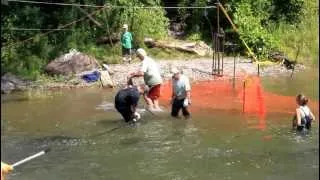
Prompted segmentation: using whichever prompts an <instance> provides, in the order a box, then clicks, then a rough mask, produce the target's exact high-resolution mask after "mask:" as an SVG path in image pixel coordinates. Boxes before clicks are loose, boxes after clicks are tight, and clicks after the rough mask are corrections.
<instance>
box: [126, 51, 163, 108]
mask: <svg viewBox="0 0 320 180" xmlns="http://www.w3.org/2000/svg"><path fill="white" fill-rule="evenodd" d="M136 54H137V56H138V58H139V59H140V60H141V61H142V64H141V68H140V69H139V70H138V71H137V72H133V73H130V74H129V76H128V78H129V79H131V78H133V77H141V76H143V78H144V82H145V84H146V85H147V86H148V87H149V91H148V93H147V94H145V95H144V99H145V101H146V103H147V104H148V109H149V110H150V111H162V110H161V109H160V107H159V97H160V87H161V84H162V78H161V75H160V71H159V68H158V65H157V64H156V63H155V61H154V60H153V59H151V58H150V57H149V56H147V53H146V52H145V50H144V49H142V48H140V49H138V50H137V53H136Z"/></svg>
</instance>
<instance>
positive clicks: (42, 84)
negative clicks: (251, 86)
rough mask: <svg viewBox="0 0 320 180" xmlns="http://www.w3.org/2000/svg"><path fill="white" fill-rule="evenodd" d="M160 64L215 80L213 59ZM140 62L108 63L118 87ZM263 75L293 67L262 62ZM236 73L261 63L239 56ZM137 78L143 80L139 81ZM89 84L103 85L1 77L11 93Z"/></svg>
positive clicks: (253, 71) (227, 70)
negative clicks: (211, 73) (251, 61)
mask: <svg viewBox="0 0 320 180" xmlns="http://www.w3.org/2000/svg"><path fill="white" fill-rule="evenodd" d="M156 61H157V62H158V63H159V66H160V69H161V74H162V76H163V78H164V80H168V79H170V78H171V75H170V69H171V67H177V68H178V69H180V70H181V71H182V72H183V73H184V74H185V75H187V76H188V77H189V78H190V79H191V80H192V81H197V80H204V79H212V78H213V77H212V76H211V75H210V74H209V73H210V72H211V71H212V70H211V68H212V59H210V58H201V59H186V60H156ZM233 64H234V62H233V57H225V58H224V71H223V75H224V76H223V77H222V78H232V77H233ZM139 65H140V63H139V62H135V63H132V64H113V65H108V66H109V73H110V75H111V78H112V81H113V83H114V84H115V86H116V87H121V86H123V85H125V84H126V81H127V79H126V77H127V75H128V74H129V73H130V72H133V71H135V70H137V69H138V68H139ZM306 68H307V67H305V66H303V65H300V64H297V65H296V66H295V69H294V72H299V71H304V70H305V69H306ZM259 72H260V76H290V75H291V73H292V70H288V69H286V68H285V67H284V66H282V65H280V64H269V65H260V68H259ZM235 74H236V76H237V77H238V76H243V75H257V74H258V65H257V64H255V63H250V60H249V59H246V58H240V59H236V68H235ZM138 81H141V79H140V80H138ZM87 87H101V83H100V81H97V82H93V83H86V82H85V81H84V80H82V79H81V77H80V76H69V77H65V78H64V80H62V81H56V82H54V81H48V82H46V81H43V80H38V81H27V80H23V79H20V78H18V77H16V76H14V75H12V74H5V75H4V76H2V77H1V93H10V92H11V91H24V90H28V89H37V88H41V89H48V90H51V89H61V88H87Z"/></svg>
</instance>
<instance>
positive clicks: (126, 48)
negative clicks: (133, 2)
mask: <svg viewBox="0 0 320 180" xmlns="http://www.w3.org/2000/svg"><path fill="white" fill-rule="evenodd" d="M122 28H123V30H124V32H123V33H122V35H121V46H122V59H123V61H124V62H129V63H130V62H131V48H132V34H131V32H129V31H128V25H127V24H124V25H123V27H122Z"/></svg>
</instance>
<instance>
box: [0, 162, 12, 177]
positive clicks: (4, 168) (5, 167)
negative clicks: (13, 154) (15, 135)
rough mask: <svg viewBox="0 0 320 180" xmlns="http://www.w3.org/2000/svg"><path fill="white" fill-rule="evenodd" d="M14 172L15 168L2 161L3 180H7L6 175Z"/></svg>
mask: <svg viewBox="0 0 320 180" xmlns="http://www.w3.org/2000/svg"><path fill="white" fill-rule="evenodd" d="M12 170H13V167H12V166H11V165H9V164H6V163H4V162H2V161H1V180H5V175H6V174H8V173H9V172H10V171H12Z"/></svg>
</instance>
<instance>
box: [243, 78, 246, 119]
mask: <svg viewBox="0 0 320 180" xmlns="http://www.w3.org/2000/svg"><path fill="white" fill-rule="evenodd" d="M242 100H243V103H242V112H243V113H244V107H245V103H246V80H244V81H243V98H242Z"/></svg>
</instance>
